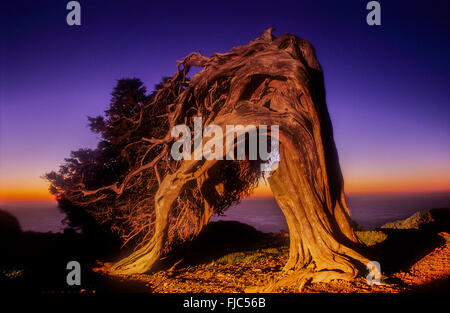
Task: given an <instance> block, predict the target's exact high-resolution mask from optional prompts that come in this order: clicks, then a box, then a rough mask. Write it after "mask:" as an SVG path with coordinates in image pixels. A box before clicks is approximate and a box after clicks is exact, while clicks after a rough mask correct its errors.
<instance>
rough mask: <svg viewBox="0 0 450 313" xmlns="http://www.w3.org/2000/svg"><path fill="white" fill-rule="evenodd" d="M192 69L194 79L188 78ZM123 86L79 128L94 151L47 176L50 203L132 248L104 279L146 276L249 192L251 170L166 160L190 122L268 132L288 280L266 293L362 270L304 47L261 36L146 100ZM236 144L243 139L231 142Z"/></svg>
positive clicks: (197, 62) (246, 163) (251, 165)
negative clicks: (85, 215) (275, 142)
mask: <svg viewBox="0 0 450 313" xmlns="http://www.w3.org/2000/svg"><path fill="white" fill-rule="evenodd" d="M192 66H197V67H201V68H202V69H201V71H200V72H199V73H198V74H196V75H194V76H193V77H192V78H191V79H188V78H187V74H188V72H189V70H190V68H191V67H192ZM125 85H126V86H125V87H126V88H125V87H124V86H122V88H120V86H118V87H116V90H115V93H116V94H113V100H114V101H113V103H114V104H117V103H119V105H111V108H110V110H108V111H107V112H106V117H107V118H106V120H105V119H104V118H103V117H97V118H95V119H91V120H90V122H91V128H92V129H93V130H95V131H97V132H99V133H100V134H101V135H102V138H103V140H102V142H101V143H100V144H99V147H98V148H97V149H96V150H95V151H88V152H86V151H85V150H83V152H84V154H87V155H83V156H82V157H83V158H84V159H83V160H81V161H80V159H79V157H80V155H78V156H77V155H73V158H72V159H68V160H66V161H67V162H66V164H65V165H63V166H62V167H61V170H60V171H59V172H58V173H54V172H53V173H49V174H48V175H47V177H48V178H49V180H50V181H51V190H52V192H53V193H54V194H56V195H57V197H58V199H60V200H61V199H64V200H65V201H70V203H72V204H74V205H76V206H77V207H79V208H81V210H85V211H86V212H90V214H92V215H93V216H94V217H95V218H96V220H97V221H99V222H101V223H105V222H106V221H107V222H108V223H109V224H108V225H110V227H111V228H113V229H115V230H117V231H118V232H119V233H120V234H121V236H122V237H123V239H124V242H133V244H135V246H136V248H135V250H134V252H132V253H131V254H130V255H128V256H127V257H125V258H123V259H121V260H120V261H118V262H116V263H113V264H110V265H108V266H107V267H106V270H107V271H108V272H110V273H119V274H134V273H143V272H146V271H148V270H150V269H152V266H153V265H154V264H155V263H156V262H157V261H158V260H159V259H160V257H161V256H162V255H163V254H164V253H165V252H167V251H168V250H170V248H171V247H173V245H174V244H175V243H176V242H179V241H185V240H189V239H191V238H193V237H195V236H196V235H197V234H198V233H199V232H200V230H201V229H202V227H203V226H204V225H205V224H206V223H208V220H209V218H210V217H211V215H212V214H213V213H220V212H222V211H223V210H225V209H226V208H228V207H229V206H230V205H231V204H232V203H233V202H236V201H239V199H240V198H241V197H243V196H245V195H247V194H249V193H250V192H251V190H252V188H253V187H254V186H255V184H256V183H257V180H258V178H259V177H260V175H261V172H260V163H261V160H255V161H251V160H248V157H247V158H246V159H245V160H241V161H237V160H234V161H227V160H206V159H204V158H202V159H201V160H195V159H194V158H191V160H174V159H173V158H172V157H171V154H170V150H171V146H172V144H173V142H174V140H176V138H174V137H172V136H171V130H172V129H173V127H174V126H176V125H178V124H185V125H189V126H190V129H194V127H193V126H194V125H193V119H194V117H196V116H201V117H202V120H203V127H205V126H207V125H211V124H214V125H218V126H219V127H221V128H222V131H223V133H224V134H226V132H227V129H226V127H225V126H226V125H227V124H230V123H232V124H241V125H244V126H246V125H279V141H280V149H279V154H280V162H279V166H278V168H277V169H276V170H275V171H274V172H272V173H271V175H270V177H269V179H268V180H269V183H270V187H271V189H272V191H273V194H274V196H275V198H276V201H277V203H278V204H279V206H280V208H281V210H282V211H283V213H284V215H285V217H286V220H287V223H288V226H289V233H290V251H289V253H290V255H289V260H288V262H287V264H286V266H285V270H286V271H287V273H289V275H287V276H286V277H285V278H284V279H282V280H280V281H279V282H277V283H276V284H272V285H270V286H269V287H270V288H273V287H274V286H276V285H277V284H292V283H300V282H305V281H329V280H331V279H353V278H354V277H355V276H356V275H357V274H358V272H359V271H361V270H362V269H363V268H364V267H365V264H367V262H369V260H367V259H366V258H365V257H364V256H363V255H361V254H360V253H359V252H358V250H359V245H360V243H359V241H358V239H357V237H356V236H355V233H354V232H353V229H352V227H351V222H350V217H349V215H350V213H349V210H348V208H347V205H346V203H345V197H344V191H343V178H342V174H341V170H340V166H339V161H338V155H337V151H336V147H335V144H334V140H333V132H332V125H331V121H330V117H329V114H328V111H327V107H326V102H325V89H324V80H323V73H322V69H321V67H320V65H319V62H318V61H317V59H316V56H315V52H314V49H313V47H312V45H311V44H310V43H309V42H308V41H306V40H303V39H300V38H298V37H296V36H294V35H290V34H285V35H281V36H279V37H277V38H276V37H274V36H273V35H272V29H269V30H267V31H266V32H265V33H264V34H263V35H262V36H261V37H260V38H257V39H256V40H254V41H251V42H250V43H249V44H248V45H244V46H239V47H235V48H233V49H231V51H230V52H228V53H216V54H214V55H212V56H211V57H205V56H203V55H201V54H200V53H191V54H189V55H188V56H186V57H185V58H184V59H183V60H182V61H180V62H178V67H177V71H176V73H175V74H174V75H173V76H172V77H170V78H166V79H164V80H163V82H162V83H161V84H160V85H159V86H157V91H155V92H154V93H153V94H151V95H149V96H146V95H145V90H142V88H143V87H142V86H141V84H140V82H139V81H135V82H134V84H131V87H130V81H128V83H127V84H125ZM269 135H271V133H270V131H269ZM192 138H194V136H192ZM207 140H208V138H203V141H204V142H205V141H207ZM239 140H244V141H245V140H246V139H245V138H241V139H239V138H236V142H235V144H237V143H238V141H239ZM192 153H194V152H192ZM225 153H227V152H226V151H224V155H225ZM86 160H87V161H86ZM83 162H84V163H83ZM80 163H82V164H83V165H82V166H80ZM93 168H94V169H93ZM99 173H106V174H105V175H103V177H104V178H102V179H101V180H100V181H99V180H98V179H97V178H96V177H92V176H96V175H97V176H98V174H99ZM255 214H258V213H257V212H255Z"/></svg>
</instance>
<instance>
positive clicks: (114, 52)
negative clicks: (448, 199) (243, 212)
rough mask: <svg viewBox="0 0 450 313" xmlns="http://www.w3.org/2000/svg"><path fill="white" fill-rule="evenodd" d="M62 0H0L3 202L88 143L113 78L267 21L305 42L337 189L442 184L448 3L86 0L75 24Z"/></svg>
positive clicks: (213, 46) (167, 67)
mask: <svg viewBox="0 0 450 313" xmlns="http://www.w3.org/2000/svg"><path fill="white" fill-rule="evenodd" d="M67 2H68V1H61V0H60V1H45V0H39V1H37V0H35V1H9V3H8V2H7V1H2V3H1V4H0V7H1V10H0V12H1V13H0V23H1V28H0V49H1V52H0V53H1V55H0V61H1V63H0V75H1V77H0V84H1V85H0V104H1V111H0V136H1V137H0V175H1V176H0V200H27V199H28V200H37V199H49V195H48V192H47V184H46V182H45V181H44V180H42V179H41V178H40V176H41V175H42V174H44V173H45V172H47V171H49V170H52V169H57V168H58V166H59V164H60V163H61V162H62V161H63V159H64V158H65V157H67V156H68V155H69V152H70V150H75V149H78V148H80V147H95V145H96V142H97V140H98V138H97V137H96V136H95V135H93V134H91V133H90V131H89V129H88V128H87V119H86V117H87V116H94V115H98V114H102V112H103V111H104V110H105V109H106V108H107V105H108V103H109V98H110V93H111V91H112V88H113V86H114V85H115V80H116V79H119V78H123V77H138V78H141V79H142V80H143V82H144V83H145V85H146V86H147V87H148V89H150V90H151V89H152V88H153V85H154V84H156V83H157V82H159V80H160V78H161V77H162V76H164V75H165V76H168V75H172V74H173V73H174V71H175V70H176V62H175V61H176V60H181V59H182V58H183V57H184V56H185V55H187V54H188V53H190V52H191V51H200V52H202V53H203V54H205V55H211V54H212V53H214V52H227V51H229V50H230V48H231V47H233V46H237V45H242V44H247V43H248V42H249V41H250V40H253V39H255V38H256V37H258V36H259V35H261V34H262V32H263V31H264V30H265V29H266V28H269V27H274V28H276V31H275V35H280V34H283V33H292V34H295V35H297V36H299V37H302V38H305V39H307V40H309V41H311V42H312V43H313V45H314V46H315V48H316V52H317V56H318V58H319V61H320V62H321V64H322V67H323V69H324V74H325V83H326V89H327V102H328V107H329V111H330V115H331V119H332V121H333V125H334V130H335V141H336V144H337V147H338V151H339V155H340V161H341V166H342V169H343V173H344V178H345V183H346V185H345V188H346V191H347V192H349V193H356V192H385V191H434V190H450V162H449V161H450V91H449V80H450V79H449V78H450V60H449V56H450V25H449V21H450V5H449V2H448V1H433V2H432V5H431V4H430V3H429V2H428V1H380V3H381V14H382V17H381V22H382V25H381V26H373V27H369V26H368V25H367V24H366V14H367V12H368V11H367V10H366V9H365V5H366V3H367V2H368V1H347V0H346V1H319V0H314V1H301V0H295V1H270V2H266V1H242V0H241V1H225V2H223V1H221V2H219V1H207V2H199V1H180V2H172V1H157V2H155V3H153V1H132V0H127V1H111V0H109V1H95V0H89V1H87V0H86V1H79V2H80V4H81V7H82V26H74V27H69V26H68V25H67V24H66V14H67V11H66V8H65V6H66V3H67ZM393 2H395V3H393ZM260 193H264V190H262V189H261V190H260Z"/></svg>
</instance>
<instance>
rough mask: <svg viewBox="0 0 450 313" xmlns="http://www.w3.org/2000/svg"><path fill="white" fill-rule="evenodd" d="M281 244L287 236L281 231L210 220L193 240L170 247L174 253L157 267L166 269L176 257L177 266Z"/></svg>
mask: <svg viewBox="0 0 450 313" xmlns="http://www.w3.org/2000/svg"><path fill="white" fill-rule="evenodd" d="M283 245H289V238H288V236H284V235H283V234H271V233H263V232H260V231H259V230H257V229H255V228H254V227H252V226H250V225H247V224H243V223H240V222H237V221H218V222H210V223H209V224H208V225H206V226H205V228H204V229H203V230H202V231H201V232H200V234H199V235H198V236H197V237H196V238H195V239H194V240H192V241H190V242H187V243H185V244H183V245H180V246H178V247H177V248H176V249H174V251H176V252H174V253H171V254H169V255H168V256H167V258H166V259H164V261H163V262H160V264H158V267H157V268H158V269H167V268H169V267H170V266H172V265H173V264H174V263H176V262H178V261H180V260H182V261H181V262H180V263H179V264H178V265H177V266H178V267H185V266H192V265H198V264H205V263H210V262H211V261H213V260H216V259H218V258H220V257H222V256H224V255H226V254H229V253H233V252H249V251H254V250H257V249H265V248H274V247H281V246H283Z"/></svg>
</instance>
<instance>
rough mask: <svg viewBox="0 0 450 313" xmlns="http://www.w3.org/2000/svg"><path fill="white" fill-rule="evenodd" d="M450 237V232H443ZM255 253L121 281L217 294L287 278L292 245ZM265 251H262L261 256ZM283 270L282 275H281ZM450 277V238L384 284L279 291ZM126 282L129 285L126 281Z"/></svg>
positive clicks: (398, 285)
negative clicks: (284, 276)
mask: <svg viewBox="0 0 450 313" xmlns="http://www.w3.org/2000/svg"><path fill="white" fill-rule="evenodd" d="M443 236H446V237H448V234H443ZM263 252H264V253H262V252H255V253H253V254H249V255H247V256H246V257H245V258H243V260H239V258H237V259H236V260H235V261H233V260H231V262H230V260H228V261H227V260H225V262H228V263H225V264H221V263H223V262H220V261H221V260H219V262H216V261H213V262H211V263H209V264H199V265H194V266H188V267H182V268H178V269H177V268H174V269H172V270H170V271H158V272H155V273H151V274H141V275H131V276H119V277H117V278H116V279H117V281H116V282H117V284H119V285H120V284H121V283H122V284H125V285H126V284H129V283H132V282H134V283H136V284H137V285H140V288H139V289H140V292H158V293H182V292H196V293H201V292H205V293H213V292H230V293H234V292H257V291H258V289H259V288H260V287H262V286H264V285H265V284H266V283H267V282H268V281H270V280H272V279H274V278H275V277H278V278H279V277H281V276H282V275H286V274H283V272H282V268H283V266H284V264H285V263H286V261H287V258H288V247H287V246H283V247H279V248H278V249H269V252H267V250H266V251H263ZM258 253H259V255H258ZM280 275H281V276H280ZM449 279H450V243H449V242H448V241H446V242H445V244H443V245H442V246H439V247H437V248H435V249H434V250H432V251H431V252H430V253H428V254H427V255H425V256H424V257H423V258H421V259H420V260H419V261H417V262H416V263H415V264H413V265H412V266H411V267H410V268H409V269H407V270H406V271H399V272H396V273H391V274H389V275H388V276H385V275H384V273H383V279H382V283H381V285H372V286H369V285H368V284H367V282H366V279H365V278H364V277H360V278H358V279H356V280H355V281H351V282H348V281H340V280H339V281H333V282H330V283H315V284H309V285H306V286H304V288H303V289H302V290H299V288H298V286H292V287H289V288H284V289H281V290H278V292H305V293H315V292H329V293H373V292H376V293H386V292H388V293H398V292H410V291H421V290H423V291H427V290H430V291H443V290H444V289H445V290H448V286H449V285H448V283H449V281H450V280H449ZM124 287H125V286H124Z"/></svg>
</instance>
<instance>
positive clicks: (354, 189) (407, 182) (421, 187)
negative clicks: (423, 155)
mask: <svg viewBox="0 0 450 313" xmlns="http://www.w3.org/2000/svg"><path fill="white" fill-rule="evenodd" d="M428 192H450V179H448V178H447V175H445V173H444V175H442V176H440V175H435V176H433V175H429V176H428V177H400V178H391V179H389V180H387V179H386V177H377V178H374V177H371V178H366V179H358V178H356V177H350V178H348V179H347V180H346V182H345V193H346V194H380V193H428ZM264 197H273V194H272V191H271V189H270V186H269V184H268V182H265V181H264V180H263V179H261V180H260V182H259V184H258V186H257V187H256V188H255V190H254V192H253V193H252V194H251V195H250V198H264ZM21 201H27V202H28V201H29V202H31V201H36V202H38V201H55V198H54V196H53V195H51V194H50V193H49V192H48V185H47V183H46V182H45V181H35V182H28V183H23V182H20V181H17V182H15V183H9V184H6V183H5V182H2V183H0V202H21Z"/></svg>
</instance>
